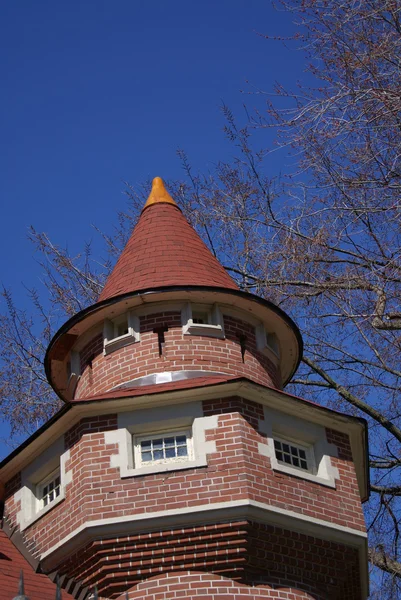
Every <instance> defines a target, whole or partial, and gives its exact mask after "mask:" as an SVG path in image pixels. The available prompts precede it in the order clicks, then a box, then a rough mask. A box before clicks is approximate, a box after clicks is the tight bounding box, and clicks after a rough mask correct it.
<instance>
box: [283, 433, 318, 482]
mask: <svg viewBox="0 0 401 600" xmlns="http://www.w3.org/2000/svg"><path fill="white" fill-rule="evenodd" d="M276 441H277V442H280V443H281V444H288V445H289V446H295V448H297V449H298V450H303V451H304V452H305V455H306V458H305V460H306V464H307V465H308V468H307V469H304V468H303V467H297V466H296V465H293V464H288V463H286V462H285V461H280V460H279V459H278V458H277V449H276V447H275V445H274V453H275V456H276V460H277V462H278V464H280V465H281V466H283V467H291V468H292V469H296V470H297V471H300V473H311V474H312V475H314V474H316V463H315V453H314V449H313V445H311V444H306V443H305V442H303V441H300V440H295V439H293V438H289V437H283V436H282V435H278V434H276V433H274V432H273V444H274V442H276Z"/></svg>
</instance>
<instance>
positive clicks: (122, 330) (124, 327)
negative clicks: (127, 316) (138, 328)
mask: <svg viewBox="0 0 401 600" xmlns="http://www.w3.org/2000/svg"><path fill="white" fill-rule="evenodd" d="M127 333H128V323H127V322H124V323H120V324H119V325H117V326H116V334H117V335H116V337H120V335H126V334H127Z"/></svg>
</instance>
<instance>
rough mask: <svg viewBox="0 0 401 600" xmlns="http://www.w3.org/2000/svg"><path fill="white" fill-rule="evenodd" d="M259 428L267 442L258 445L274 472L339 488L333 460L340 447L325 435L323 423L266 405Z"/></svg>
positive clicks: (337, 474)
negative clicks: (329, 440)
mask: <svg viewBox="0 0 401 600" xmlns="http://www.w3.org/2000/svg"><path fill="white" fill-rule="evenodd" d="M263 412H264V419H263V420H260V421H259V429H260V431H261V432H262V433H264V434H265V436H266V442H263V443H262V442H261V443H259V445H258V448H259V453H260V454H262V455H263V456H267V457H268V458H269V460H270V464H271V468H272V469H273V471H278V472H282V473H287V474H288V475H292V476H295V477H299V478H302V479H308V480H309V481H313V482H315V483H318V484H320V485H325V486H328V487H332V488H335V487H336V479H338V478H339V473H338V470H337V468H336V467H335V466H333V465H332V463H331V457H333V456H334V457H336V456H337V448H336V447H335V446H334V445H332V444H330V443H329V442H328V441H327V438H326V430H325V428H324V427H323V426H322V425H319V424H317V423H312V422H310V421H306V420H305V419H301V418H300V417H298V416H297V415H292V414H287V413H283V412H280V411H278V410H275V409H273V408H270V407H268V406H264V408H263Z"/></svg>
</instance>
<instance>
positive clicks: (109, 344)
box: [103, 312, 140, 354]
mask: <svg viewBox="0 0 401 600" xmlns="http://www.w3.org/2000/svg"><path fill="white" fill-rule="evenodd" d="M139 339H140V336H139V319H138V317H137V316H135V315H134V314H133V313H131V312H128V313H125V314H123V315H120V316H119V317H116V318H115V319H113V320H109V319H106V320H105V322H104V327H103V346H104V353H105V354H108V353H110V352H112V351H113V350H117V349H118V348H121V347H123V346H126V345H127V344H132V343H134V342H139Z"/></svg>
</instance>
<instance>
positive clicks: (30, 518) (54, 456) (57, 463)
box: [14, 436, 72, 531]
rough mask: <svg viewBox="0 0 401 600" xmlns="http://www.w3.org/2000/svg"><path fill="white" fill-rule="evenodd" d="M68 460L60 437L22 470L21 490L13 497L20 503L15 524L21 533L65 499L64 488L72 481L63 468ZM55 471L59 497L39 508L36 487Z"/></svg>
mask: <svg viewBox="0 0 401 600" xmlns="http://www.w3.org/2000/svg"><path fill="white" fill-rule="evenodd" d="M69 458H70V451H69V450H66V451H64V436H62V437H60V438H59V439H58V440H57V441H56V442H54V443H53V444H52V445H51V446H49V447H48V448H46V450H45V451H44V452H42V454H40V455H39V456H38V457H36V458H35V459H34V460H33V461H32V462H31V464H30V465H28V466H27V467H26V468H25V469H23V470H22V472H21V489H20V490H18V492H16V494H15V495H14V499H15V501H20V502H21V508H20V510H19V512H18V513H17V523H18V525H19V526H20V530H21V531H23V530H24V529H26V528H27V527H29V526H30V525H32V523H34V522H35V521H37V520H38V519H40V518H41V517H42V516H43V515H45V514H46V513H48V512H49V511H50V510H52V509H53V508H54V507H55V506H57V505H58V504H60V502H63V500H64V499H65V488H66V486H67V485H68V484H69V483H70V482H71V481H72V471H66V468H65V465H66V462H67V461H68V460H69ZM56 469H60V488H61V489H60V495H59V496H58V497H57V498H56V499H55V500H54V501H53V502H51V503H50V504H48V505H47V506H45V507H43V508H40V507H39V500H38V486H39V485H41V484H42V483H44V482H45V480H46V479H47V478H48V477H50V476H51V474H52V473H54V472H55V470H56Z"/></svg>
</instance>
